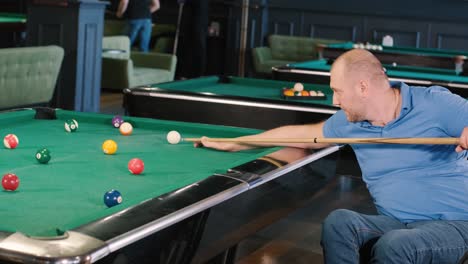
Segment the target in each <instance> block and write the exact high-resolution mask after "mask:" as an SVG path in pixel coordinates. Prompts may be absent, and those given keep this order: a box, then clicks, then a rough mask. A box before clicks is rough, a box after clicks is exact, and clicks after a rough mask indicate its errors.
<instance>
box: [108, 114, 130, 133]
mask: <svg viewBox="0 0 468 264" xmlns="http://www.w3.org/2000/svg"><path fill="white" fill-rule="evenodd" d="M112 125H113V126H114V127H115V128H118V129H119V131H120V134H122V135H124V136H130V135H131V134H132V132H133V126H132V124H130V123H129V122H125V121H124V119H123V118H122V117H121V116H119V115H116V116H114V117H113V118H112Z"/></svg>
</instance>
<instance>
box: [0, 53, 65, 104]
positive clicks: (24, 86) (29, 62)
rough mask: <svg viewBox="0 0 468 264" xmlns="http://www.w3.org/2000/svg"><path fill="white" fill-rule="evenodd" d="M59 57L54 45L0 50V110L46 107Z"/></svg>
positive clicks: (56, 73) (59, 64)
mask: <svg viewBox="0 0 468 264" xmlns="http://www.w3.org/2000/svg"><path fill="white" fill-rule="evenodd" d="M63 56H64V51H63V48H61V47H58V46H41V47H21V48H5V49H0V91H1V94H2V96H0V109H12V108H19V107H26V106H38V105H47V104H48V103H49V102H50V100H51V99H52V96H53V94H54V91H55V86H56V83H57V77H58V74H59V72H60V67H61V65H62V61H63Z"/></svg>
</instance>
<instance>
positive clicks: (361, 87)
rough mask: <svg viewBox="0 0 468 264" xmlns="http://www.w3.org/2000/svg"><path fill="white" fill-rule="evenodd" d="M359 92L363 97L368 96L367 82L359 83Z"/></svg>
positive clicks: (361, 81)
mask: <svg viewBox="0 0 468 264" xmlns="http://www.w3.org/2000/svg"><path fill="white" fill-rule="evenodd" d="M359 92H360V94H361V95H363V96H367V95H368V94H369V83H368V82H367V81H365V80H360V81H359Z"/></svg>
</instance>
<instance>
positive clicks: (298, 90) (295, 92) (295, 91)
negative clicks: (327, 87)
mask: <svg viewBox="0 0 468 264" xmlns="http://www.w3.org/2000/svg"><path fill="white" fill-rule="evenodd" d="M283 95H284V96H286V97H288V96H324V95H325V94H324V93H323V92H322V91H314V90H308V91H307V90H304V85H303V84H302V83H295V84H294V87H293V88H283Z"/></svg>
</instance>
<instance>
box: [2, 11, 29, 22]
mask: <svg viewBox="0 0 468 264" xmlns="http://www.w3.org/2000/svg"><path fill="white" fill-rule="evenodd" d="M25 22H26V15H25V14H17V13H2V12H0V23H25Z"/></svg>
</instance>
